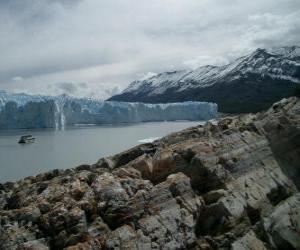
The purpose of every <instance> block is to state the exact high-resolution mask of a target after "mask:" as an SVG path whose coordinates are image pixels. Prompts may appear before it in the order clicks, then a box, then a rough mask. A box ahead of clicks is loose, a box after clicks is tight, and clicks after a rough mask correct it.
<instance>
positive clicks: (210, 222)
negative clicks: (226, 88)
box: [0, 97, 300, 250]
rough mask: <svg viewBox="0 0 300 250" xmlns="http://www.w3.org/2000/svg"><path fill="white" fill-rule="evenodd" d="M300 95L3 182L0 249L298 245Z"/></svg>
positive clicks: (0, 203)
mask: <svg viewBox="0 0 300 250" xmlns="http://www.w3.org/2000/svg"><path fill="white" fill-rule="evenodd" d="M299 142H300V100H299V99H298V98H296V97H295V98H290V99H284V100H282V101H281V102H279V103H276V104H274V105H273V106H272V107H271V108H270V109H269V110H268V111H267V112H264V113H259V114H256V115H253V114H248V115H242V116H235V117H227V118H223V119H220V120H219V121H218V122H216V123H210V122H208V123H206V124H205V125H201V126H198V127H193V128H189V129H186V130H183V131H180V132H177V133H174V134H171V135H169V136H167V137H164V138H162V139H161V140H157V141H155V142H153V143H148V144H143V145H139V146H136V147H134V148H132V149H130V150H128V151H125V152H123V153H120V154H118V155H115V156H111V157H107V158H103V159H100V160H99V161H98V162H97V163H95V164H94V165H91V166H90V165H82V166H78V167H76V168H74V169H68V170H53V171H51V172H48V173H44V174H39V175H37V176H35V177H27V178H25V179H23V180H20V181H18V182H15V183H4V184H1V185H0V230H1V231H0V248H1V249H31V250H38V249H68V250H77V249H78V250H79V249H89V250H91V249H247V250H248V249H300V193H299V183H300V182H299V178H300V174H299V167H300V166H299V165H300V144H299Z"/></svg>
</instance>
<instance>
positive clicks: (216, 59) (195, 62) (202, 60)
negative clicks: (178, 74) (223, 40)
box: [183, 55, 229, 69]
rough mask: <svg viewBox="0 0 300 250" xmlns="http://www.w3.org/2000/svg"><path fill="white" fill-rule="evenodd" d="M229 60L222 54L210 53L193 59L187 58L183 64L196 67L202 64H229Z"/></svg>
mask: <svg viewBox="0 0 300 250" xmlns="http://www.w3.org/2000/svg"><path fill="white" fill-rule="evenodd" d="M228 63H229V60H228V59H226V58H224V57H221V56H209V55H202V56H198V57H196V58H193V59H191V60H187V61H184V62H183V65H186V66H188V67H189V68H192V69H196V68H198V67H201V66H205V65H215V66H221V65H225V64H228Z"/></svg>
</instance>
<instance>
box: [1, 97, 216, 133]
mask: <svg viewBox="0 0 300 250" xmlns="http://www.w3.org/2000/svg"><path fill="white" fill-rule="evenodd" d="M216 117H217V105H216V104H214V103H208V102H191V101H190V102H182V103H168V104H144V103H128V102H109V101H107V102H102V101H98V100H94V99H84V98H82V99H78V98H73V97H70V96H67V95H60V96H40V95H27V94H11V93H8V92H5V91H0V129H19V128H56V129H63V128H64V127H65V126H66V125H76V124H108V123H109V124H112V123H130V122H145V121H173V120H194V121H196V120H208V119H212V118H216Z"/></svg>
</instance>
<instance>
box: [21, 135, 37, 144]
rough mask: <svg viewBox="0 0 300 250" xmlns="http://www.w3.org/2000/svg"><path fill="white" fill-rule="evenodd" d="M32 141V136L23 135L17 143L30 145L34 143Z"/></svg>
mask: <svg viewBox="0 0 300 250" xmlns="http://www.w3.org/2000/svg"><path fill="white" fill-rule="evenodd" d="M34 140H35V138H34V137H33V136H32V135H23V136H21V138H20V140H19V142H18V143H31V142H34Z"/></svg>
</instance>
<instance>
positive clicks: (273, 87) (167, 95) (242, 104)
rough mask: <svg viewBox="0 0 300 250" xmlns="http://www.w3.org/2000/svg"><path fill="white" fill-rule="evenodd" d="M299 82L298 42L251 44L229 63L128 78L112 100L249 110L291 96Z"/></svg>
mask: <svg viewBox="0 0 300 250" xmlns="http://www.w3.org/2000/svg"><path fill="white" fill-rule="evenodd" d="M299 83H300V47H297V46H293V47H282V48H276V49H257V50H256V51H254V52H253V53H251V54H249V55H247V56H244V57H240V58H238V59H236V60H235V61H233V62H232V63H230V64H228V65H225V66H221V67H217V66H211V65H208V66H203V67H199V68H197V69H195V70H191V71H189V70H182V71H174V72H165V73H161V74H158V75H156V76H153V77H151V78H148V79H146V80H141V81H134V82H132V83H131V84H130V85H129V86H128V88H126V89H125V90H124V91H123V92H122V93H121V94H119V95H115V96H113V97H111V98H110V99H109V100H115V101H131V102H132V101H138V102H146V103H165V102H178V101H195V100H198V101H209V102H216V103H217V104H218V105H219V110H220V111H221V112H230V113H239V112H255V111H260V110H262V109H266V108H267V107H269V106H270V105H271V104H272V103H273V102H275V101H277V100H279V99H281V98H282V97H287V96H291V95H292V94H293V92H294V90H295V88H296V87H297V86H299Z"/></svg>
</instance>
